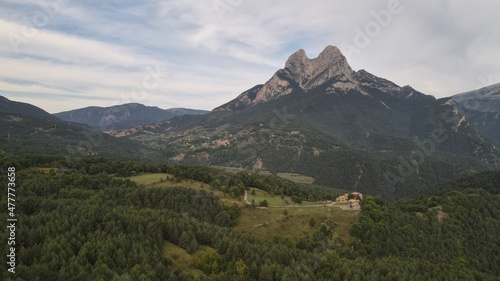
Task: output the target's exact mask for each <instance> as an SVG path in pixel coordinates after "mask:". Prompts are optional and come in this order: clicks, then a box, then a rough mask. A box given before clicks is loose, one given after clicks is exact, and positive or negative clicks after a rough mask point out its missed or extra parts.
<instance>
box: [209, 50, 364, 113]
mask: <svg viewBox="0 0 500 281" xmlns="http://www.w3.org/2000/svg"><path fill="white" fill-rule="evenodd" d="M354 74H355V72H354V71H353V70H352V69H351V67H350V66H349V64H348V63H347V60H346V58H345V57H344V55H342V53H341V52H340V50H339V49H338V48H337V47H333V46H328V47H326V48H325V49H324V50H323V51H322V52H321V53H320V54H319V56H318V57H317V58H314V59H309V58H308V57H307V55H306V52H305V51H304V50H302V49H300V50H298V51H297V52H295V53H293V54H292V55H291V56H290V57H289V58H288V60H287V61H286V63H285V68H284V69H280V70H278V71H277V72H276V73H275V74H274V75H273V77H271V79H269V81H267V82H266V83H265V84H264V85H258V86H256V87H254V88H252V89H250V90H247V91H245V92H243V93H242V94H241V95H240V96H238V97H237V98H236V99H235V100H233V101H231V102H229V103H227V104H225V105H222V106H220V107H219V108H216V110H231V109H241V108H244V107H247V106H252V105H255V104H258V103H263V102H267V101H270V100H274V99H277V98H279V97H282V96H285V95H288V94H290V93H291V92H293V91H301V92H304V93H306V92H309V91H311V90H314V89H316V88H317V87H320V86H324V84H325V83H326V82H327V81H330V80H335V83H334V87H336V88H343V89H351V88H356V79H355V77H354Z"/></svg>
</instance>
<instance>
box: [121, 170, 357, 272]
mask: <svg viewBox="0 0 500 281" xmlns="http://www.w3.org/2000/svg"><path fill="white" fill-rule="evenodd" d="M167 178H168V179H169V180H167ZM173 178H174V177H173V176H172V175H170V174H145V175H139V176H134V177H130V179H131V180H133V181H135V182H137V183H138V184H144V185H146V187H147V188H169V187H174V186H181V187H186V188H192V189H197V190H206V191H210V192H213V193H214V194H215V195H216V196H217V197H219V199H220V200H221V201H222V202H223V203H224V204H233V203H236V204H238V205H239V206H240V207H241V211H242V212H241V215H240V217H239V219H238V221H237V224H236V225H235V226H234V230H235V231H236V232H246V233H250V234H252V235H254V236H256V237H257V238H260V239H272V238H273V237H274V236H280V237H283V238H286V239H289V240H290V241H292V242H297V241H299V239H301V238H305V237H309V238H311V237H312V236H313V235H314V233H316V232H318V231H319V230H320V228H321V225H322V223H328V224H330V225H331V224H332V222H333V224H334V225H335V226H334V227H333V232H334V236H336V237H338V238H340V239H341V240H343V241H344V242H347V241H348V240H349V237H350V236H349V230H350V228H351V225H352V224H354V223H356V222H357V220H358V217H359V213H360V211H359V210H358V211H351V210H348V211H343V210H342V209H340V206H339V207H336V206H325V204H324V202H307V201H304V202H302V204H300V205H299V204H296V203H293V202H292V200H291V198H290V197H288V196H285V197H284V198H283V199H282V198H281V196H280V195H271V194H269V193H267V192H265V191H263V190H259V189H256V188H250V190H249V191H248V198H247V200H248V201H249V202H251V201H252V199H253V200H254V201H255V204H256V205H258V204H259V202H261V201H263V200H267V202H268V203H269V208H268V209H253V208H246V205H247V204H245V203H244V201H243V198H238V199H235V198H231V197H230V196H228V195H227V194H225V193H223V192H221V191H218V190H213V189H212V188H211V187H210V185H208V184H205V183H202V182H197V181H192V180H174V179H173ZM252 191H255V195H253V194H252ZM287 202H288V204H287ZM344 205H345V204H344ZM285 210H286V213H287V214H286V215H285V214H284V213H285ZM311 219H312V220H314V223H312V224H310V221H311ZM172 246H173V245H171V246H170V248H172ZM166 247H167V246H166ZM167 248H169V247H167ZM170 248H169V249H170ZM171 250H172V249H171ZM174 250H175V249H174ZM180 250H182V249H180ZM174 252H175V251H174ZM181 254H182V253H179V255H180V256H181V257H183V256H185V255H188V254H187V253H186V254H185V255H181ZM185 258H187V257H185ZM174 263H175V261H174Z"/></svg>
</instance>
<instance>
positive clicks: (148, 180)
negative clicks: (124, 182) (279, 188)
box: [130, 173, 245, 206]
mask: <svg viewBox="0 0 500 281" xmlns="http://www.w3.org/2000/svg"><path fill="white" fill-rule="evenodd" d="M167 178H169V179H170V180H166V179H167ZM130 179H131V180H133V181H135V182H136V183H137V184H144V185H146V187H147V188H170V187H184V188H190V189H196V190H205V191H208V192H213V194H214V195H215V196H217V197H218V198H219V199H220V201H221V202H222V203H223V204H226V205H231V204H233V203H236V204H238V205H239V206H244V205H245V203H244V202H243V198H240V199H235V198H231V197H230V196H228V195H227V194H225V193H224V192H222V191H218V190H215V189H213V188H212V187H211V186H210V185H208V184H206V183H203V182H199V181H194V180H178V179H176V180H174V176H173V175H171V174H165V173H156V174H144V175H139V176H134V177H130ZM162 179H163V181H162Z"/></svg>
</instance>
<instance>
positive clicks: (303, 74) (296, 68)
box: [285, 46, 353, 90]
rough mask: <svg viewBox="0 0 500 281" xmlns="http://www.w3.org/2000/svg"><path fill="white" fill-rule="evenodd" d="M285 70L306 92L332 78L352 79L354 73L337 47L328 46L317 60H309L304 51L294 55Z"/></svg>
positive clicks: (289, 59)
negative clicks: (343, 77)
mask: <svg viewBox="0 0 500 281" xmlns="http://www.w3.org/2000/svg"><path fill="white" fill-rule="evenodd" d="M285 70H286V71H287V72H288V73H289V74H290V76H291V77H292V78H293V79H294V80H295V81H296V82H297V83H298V84H299V85H300V86H301V87H302V88H303V89H305V90H308V89H312V88H314V87H316V86H318V85H321V84H322V83H324V82H326V81H328V80H330V79H331V78H334V77H338V78H340V77H341V76H347V77H350V76H351V75H352V74H353V71H352V69H351V67H350V66H349V64H348V63H347V60H346V58H345V57H344V55H342V53H341V52H340V50H339V49H338V48H337V47H334V46H327V47H326V48H325V49H324V50H323V51H322V52H321V53H320V54H319V56H318V57H317V58H314V59H309V58H308V57H307V55H306V52H305V51H304V50H302V49H300V50H298V51H297V52H295V53H293V54H292V55H291V56H290V57H289V58H288V60H287V62H286V64H285Z"/></svg>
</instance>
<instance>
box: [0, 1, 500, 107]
mask: <svg viewBox="0 0 500 281" xmlns="http://www.w3.org/2000/svg"><path fill="white" fill-rule="evenodd" d="M0 2H1V4H0V6H1V8H0V34H1V36H0V95H3V96H5V97H7V98H9V99H11V100H16V101H22V102H27V103H31V104H34V105H37V106H39V107H41V108H43V109H45V110H46V111H48V112H50V113H56V112H61V111H66V110H72V109H76V108H82V107H86V106H112V105H118V104H124V103H129V102H138V103H142V104H145V105H149V106H158V107H160V108H165V109H166V108H174V107H184V108H196V109H206V110H211V109H213V108H215V107H217V106H219V105H221V104H223V103H226V102H228V101H230V100H232V99H233V98H235V97H236V96H238V95H239V94H240V93H242V92H243V91H245V90H247V89H249V88H251V87H253V86H255V85H257V84H263V83H265V82H266V81H267V80H268V79H269V78H271V76H272V75H273V73H274V72H276V71H277V70H278V69H280V68H283V67H284V65H285V62H286V60H287V58H288V57H289V56H290V55H291V54H292V53H293V52H295V51H297V50H298V49H304V50H305V51H306V53H307V55H308V57H309V58H314V57H316V56H317V55H318V54H319V53H320V52H321V51H322V50H323V49H324V48H325V47H326V46H327V45H333V46H337V47H339V48H340V49H341V51H342V52H343V53H344V55H345V56H346V57H347V59H348V62H349V64H350V65H351V67H352V68H353V69H354V70H360V69H365V70H367V71H368V72H371V73H372V74H374V75H377V76H380V77H383V78H386V79H388V80H391V81H393V82H395V83H396V84H398V85H401V86H404V85H410V86H412V87H413V88H415V89H417V90H419V91H421V92H423V93H426V94H429V95H433V96H435V97H437V98H439V97H446V96H451V95H454V94H458V93H462V92H466V91H470V90H474V89H478V88H481V87H485V86H488V85H491V84H494V83H498V82H500V29H499V26H500V17H499V14H498V12H499V11H500V1H498V0H478V1H467V0H453V1H452V0H442V1H435V0H421V1H412V0H357V1H340V0H308V1H285V0H273V1H269V0H268V1H264V0H252V1H250V0H163V1H159V0H145V1H129V0H109V1H98V0H88V1H69V0H36V1H35V0H0Z"/></svg>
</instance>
